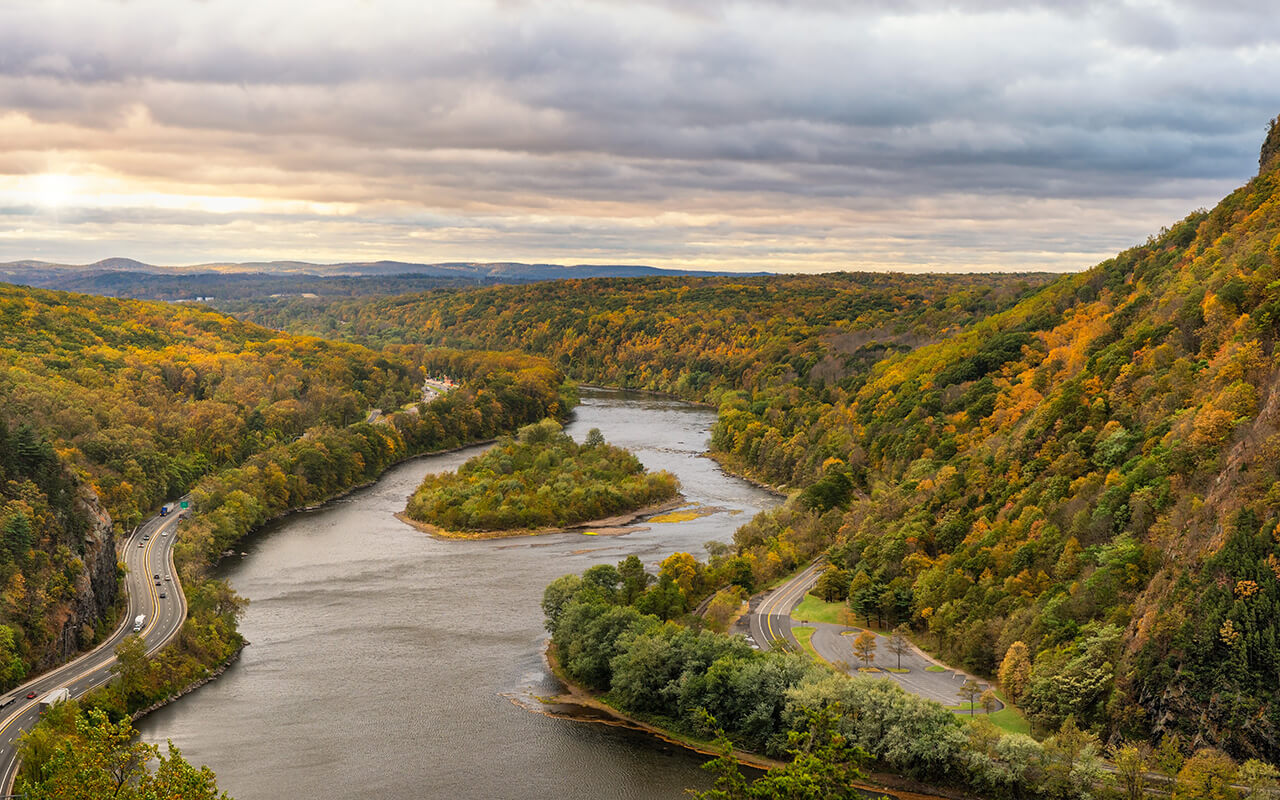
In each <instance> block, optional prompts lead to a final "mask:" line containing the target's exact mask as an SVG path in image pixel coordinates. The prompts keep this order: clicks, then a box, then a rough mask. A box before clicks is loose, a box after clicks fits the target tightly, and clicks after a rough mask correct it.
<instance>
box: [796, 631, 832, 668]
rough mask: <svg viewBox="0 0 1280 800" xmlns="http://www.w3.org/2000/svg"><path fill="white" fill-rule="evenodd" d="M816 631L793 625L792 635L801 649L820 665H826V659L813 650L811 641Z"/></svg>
mask: <svg viewBox="0 0 1280 800" xmlns="http://www.w3.org/2000/svg"><path fill="white" fill-rule="evenodd" d="M814 630H815V629H814V628H810V627H808V626H805V625H793V626H791V635H792V636H794V637H796V641H797V642H799V643H800V647H801V648H803V649H804V650H805V651H806V652H807V653H808V654H809V655H811V656H813V657H814V658H815V659H817V661H818V663H824V662H825V661H826V659H824V658H823V657H822V656H820V655H818V651H817V650H814V649H813V642H812V641H811V640H812V639H813V631H814Z"/></svg>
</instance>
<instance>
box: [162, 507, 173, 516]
mask: <svg viewBox="0 0 1280 800" xmlns="http://www.w3.org/2000/svg"><path fill="white" fill-rule="evenodd" d="M171 510H172V508H171V507H170V506H160V516H162V517H167V516H169V512H170V511H171Z"/></svg>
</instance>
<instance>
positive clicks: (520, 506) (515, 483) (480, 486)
mask: <svg viewBox="0 0 1280 800" xmlns="http://www.w3.org/2000/svg"><path fill="white" fill-rule="evenodd" d="M679 488H680V485H679V481H677V480H676V478H675V476H674V475H672V474H671V473H669V472H666V471H663V472H658V473H648V472H646V471H645V469H644V466H643V465H642V464H641V463H640V461H639V459H637V458H636V457H635V456H634V455H632V454H631V453H630V452H628V451H626V450H624V449H622V448H620V447H614V446H613V445H610V444H609V443H608V442H606V441H605V440H604V437H603V436H601V435H600V431H599V430H597V429H595V428H592V429H591V431H590V432H588V434H587V437H586V440H585V441H584V442H583V443H582V444H578V443H577V442H575V441H574V440H573V439H572V438H571V437H570V436H568V435H567V434H565V433H564V432H563V430H562V429H561V427H560V424H559V423H558V422H556V421H555V420H552V419H546V420H543V421H541V422H539V423H536V424H534V425H527V426H525V427H523V428H521V429H520V431H519V433H518V434H517V436H516V437H515V438H514V439H512V438H504V439H501V440H499V442H498V444H497V446H496V447H494V448H493V449H491V450H488V451H486V452H485V453H482V454H480V455H478V456H476V457H475V458H472V459H470V460H469V461H467V462H466V463H465V464H463V465H462V466H461V467H459V468H458V470H457V472H448V473H443V474H439V475H428V476H427V477H426V478H424V479H423V481H422V484H421V485H420V486H419V487H418V489H417V491H415V492H414V493H413V496H412V497H410V498H409V505H408V508H407V513H408V515H409V516H410V517H411V518H412V519H415V520H417V521H419V522H424V523H428V524H430V525H434V526H438V527H439V528H441V529H443V532H444V533H445V534H446V535H447V534H448V533H449V532H451V531H512V530H518V529H525V530H528V529H537V528H552V527H564V526H567V525H575V524H577V523H580V522H587V521H589V520H596V519H601V518H604V517H609V516H613V515H616V514H622V513H624V512H629V511H635V510H636V509H640V508H644V507H646V506H650V505H652V504H654V503H658V502H661V501H664V500H670V499H671V498H672V497H675V495H676V494H677V492H678V491H679Z"/></svg>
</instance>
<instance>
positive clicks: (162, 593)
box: [160, 592, 169, 598]
mask: <svg viewBox="0 0 1280 800" xmlns="http://www.w3.org/2000/svg"><path fill="white" fill-rule="evenodd" d="M168 596H169V595H167V594H165V593H164V592H161V593H160V597H161V598H165V597H168Z"/></svg>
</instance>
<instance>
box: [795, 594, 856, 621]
mask: <svg viewBox="0 0 1280 800" xmlns="http://www.w3.org/2000/svg"><path fill="white" fill-rule="evenodd" d="M846 608H848V606H846V605H845V604H844V603H828V602H827V601H826V600H822V599H820V598H817V597H814V596H813V595H811V594H806V595H805V596H804V599H803V600H801V601H800V605H798V606H796V608H795V610H794V611H792V612H791V618H792V619H798V620H803V621H805V622H829V623H831V624H832V625H843V624H844V622H843V620H841V618H840V617H841V615H842V612H843V611H844V610H845V609H846Z"/></svg>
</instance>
